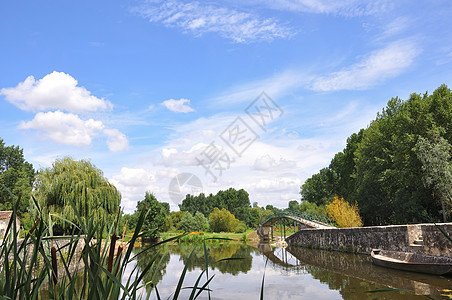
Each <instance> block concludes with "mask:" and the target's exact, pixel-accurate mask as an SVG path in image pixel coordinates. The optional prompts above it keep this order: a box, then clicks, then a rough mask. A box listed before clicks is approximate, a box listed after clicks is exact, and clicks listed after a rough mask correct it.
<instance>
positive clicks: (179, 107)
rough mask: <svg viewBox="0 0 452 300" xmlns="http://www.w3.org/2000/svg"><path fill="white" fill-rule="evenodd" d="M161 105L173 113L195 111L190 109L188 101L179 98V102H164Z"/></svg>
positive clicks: (171, 100)
mask: <svg viewBox="0 0 452 300" xmlns="http://www.w3.org/2000/svg"><path fill="white" fill-rule="evenodd" d="M162 105H163V106H165V107H166V108H168V109H169V110H171V111H174V112H180V113H189V112H192V111H195V110H194V109H193V108H191V107H190V100H188V99H184V98H181V99H179V100H174V99H169V100H165V101H163V102H162Z"/></svg>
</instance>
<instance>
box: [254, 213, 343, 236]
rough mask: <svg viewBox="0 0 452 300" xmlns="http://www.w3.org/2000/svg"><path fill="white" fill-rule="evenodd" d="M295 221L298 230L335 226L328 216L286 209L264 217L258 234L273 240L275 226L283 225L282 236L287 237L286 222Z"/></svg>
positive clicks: (294, 224)
mask: <svg viewBox="0 0 452 300" xmlns="http://www.w3.org/2000/svg"><path fill="white" fill-rule="evenodd" d="M284 220H289V222H293V226H294V228H295V229H296V231H298V230H300V229H306V228H309V229H311V228H315V229H328V228H334V226H333V221H332V220H331V219H329V218H328V217H326V216H323V215H318V214H314V213H308V212H301V213H300V212H296V211H291V210H284V211H281V212H279V213H276V214H273V215H270V216H268V217H267V218H265V219H263V220H262V222H261V223H260V224H259V227H258V228H257V234H258V235H259V236H260V237H261V239H263V240H270V239H271V240H273V226H275V225H281V238H282V239H284V238H285V237H286V223H287V221H284Z"/></svg>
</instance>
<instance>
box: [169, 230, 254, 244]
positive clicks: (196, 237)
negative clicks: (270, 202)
mask: <svg viewBox="0 0 452 300" xmlns="http://www.w3.org/2000/svg"><path fill="white" fill-rule="evenodd" d="M252 232H253V230H248V231H246V232H244V233H233V232H191V233H189V234H187V235H186V236H184V237H181V238H180V239H178V240H177V241H178V242H199V241H202V240H204V239H206V240H212V241H215V240H221V239H227V240H233V241H242V242H244V241H247V239H248V237H247V236H248V235H249V234H250V233H252ZM182 234H183V233H181V232H164V233H162V234H161V236H160V239H161V240H167V239H169V238H172V237H176V236H178V235H182Z"/></svg>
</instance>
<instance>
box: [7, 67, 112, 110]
mask: <svg viewBox="0 0 452 300" xmlns="http://www.w3.org/2000/svg"><path fill="white" fill-rule="evenodd" d="M0 95H4V96H5V98H6V100H7V101H9V102H11V103H12V104H14V105H16V106H17V107H19V108H20V109H22V110H26V111H44V110H50V109H58V110H64V111H67V112H75V113H78V112H86V111H97V110H106V109H109V108H111V107H112V104H111V103H110V102H109V101H108V100H105V99H99V98H97V97H95V96H93V95H91V92H89V91H88V90H87V89H86V88H84V87H82V86H78V82H77V80H76V79H74V78H73V77H72V76H71V75H69V74H66V73H63V72H56V71H54V72H52V73H50V74H48V75H46V76H44V77H43V78H41V79H39V80H36V79H35V78H34V77H33V76H29V77H27V78H26V79H25V81H23V82H20V83H19V84H18V85H17V86H16V87H11V88H3V89H1V90H0Z"/></svg>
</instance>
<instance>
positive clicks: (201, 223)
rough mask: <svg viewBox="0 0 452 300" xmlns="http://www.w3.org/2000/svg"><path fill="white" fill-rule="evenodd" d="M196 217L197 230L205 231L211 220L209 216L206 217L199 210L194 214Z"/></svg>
mask: <svg viewBox="0 0 452 300" xmlns="http://www.w3.org/2000/svg"><path fill="white" fill-rule="evenodd" d="M194 219H195V223H196V225H195V226H196V228H195V230H196V231H203V230H204V228H206V227H207V226H208V223H209V220H207V218H206V217H204V215H203V214H202V213H201V212H199V211H197V212H196V214H195V216H194Z"/></svg>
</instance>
